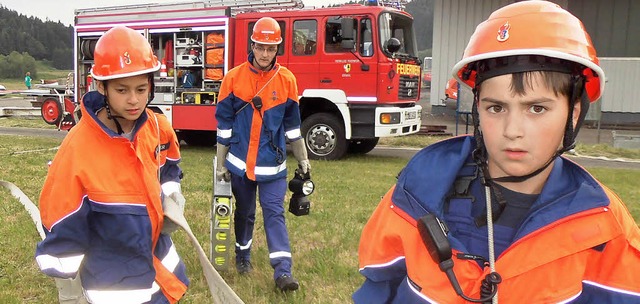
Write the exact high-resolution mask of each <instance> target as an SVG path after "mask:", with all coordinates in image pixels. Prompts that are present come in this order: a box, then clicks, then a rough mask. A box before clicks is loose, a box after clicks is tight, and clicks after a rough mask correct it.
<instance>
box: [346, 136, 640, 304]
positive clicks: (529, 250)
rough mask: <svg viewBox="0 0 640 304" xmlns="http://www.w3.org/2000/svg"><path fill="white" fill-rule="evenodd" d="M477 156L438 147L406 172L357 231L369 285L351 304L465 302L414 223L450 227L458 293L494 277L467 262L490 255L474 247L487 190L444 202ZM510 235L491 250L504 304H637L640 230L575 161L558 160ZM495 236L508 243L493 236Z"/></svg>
mask: <svg viewBox="0 0 640 304" xmlns="http://www.w3.org/2000/svg"><path fill="white" fill-rule="evenodd" d="M474 148H475V140H474V139H473V138H472V137H470V136H464V137H456V138H453V139H450V140H446V141H442V142H439V143H437V144H434V145H431V146H429V147H427V148H425V149H423V150H422V151H420V152H419V153H418V154H416V156H414V157H413V158H412V160H411V161H410V162H409V163H408V164H407V166H406V167H405V168H404V169H403V171H402V172H401V173H400V175H399V177H398V181H397V183H396V185H395V186H394V187H392V189H391V190H390V191H389V192H388V193H387V194H386V195H385V196H384V198H383V199H382V201H381V202H380V204H379V205H378V207H377V208H376V210H375V211H374V213H373V215H372V216H371V218H370V219H369V221H368V222H367V224H366V225H365V228H364V229H363V232H362V237H361V240H360V248H359V261H360V273H361V274H362V275H364V276H365V278H366V280H365V282H364V284H363V285H362V286H361V287H360V289H358V290H357V291H356V292H355V293H354V294H353V299H354V301H355V303H467V302H466V301H465V300H464V299H462V298H461V297H459V296H458V295H456V293H455V291H454V289H453V288H452V285H451V283H450V282H449V280H448V279H447V277H446V275H445V273H444V272H442V271H441V270H440V268H439V265H438V264H437V263H436V262H434V260H433V259H432V258H431V256H430V254H429V252H428V251H427V248H426V245H425V244H424V243H423V240H422V239H421V237H420V234H419V232H418V229H417V220H418V219H419V218H421V217H423V216H424V215H425V214H427V213H431V214H433V215H435V216H436V217H437V218H439V219H441V220H442V219H443V220H444V222H445V224H446V225H447V226H448V227H449V229H450V230H449V234H448V236H447V238H448V240H449V243H450V245H451V248H452V249H453V261H454V267H453V270H454V273H455V275H456V277H457V280H458V281H459V283H460V286H461V288H462V291H463V292H464V294H465V295H466V296H468V297H471V298H475V299H478V298H480V287H481V283H482V281H483V279H484V278H485V276H486V275H487V274H488V273H489V272H490V269H489V267H482V266H480V265H481V263H479V262H477V261H475V260H473V259H469V258H468V257H469V256H472V257H473V256H476V257H477V256H484V257H487V256H488V253H487V252H488V249H486V245H484V248H483V246H481V245H478V244H480V243H483V244H486V243H487V236H486V228H487V227H486V224H485V225H481V226H482V227H478V226H477V224H476V223H477V222H476V221H475V219H476V218H475V217H474V216H477V215H478V214H474V212H475V211H477V210H480V211H483V210H485V207H484V205H485V202H484V201H485V199H484V195H483V194H482V189H483V188H484V187H483V186H482V185H481V184H480V182H479V181H478V179H477V178H475V180H474V181H473V182H472V184H474V183H475V186H471V187H470V189H471V190H472V191H471V194H473V197H474V199H473V200H472V199H470V198H467V199H464V198H462V199H460V198H456V199H448V198H450V194H451V191H452V186H453V185H454V184H455V183H456V181H460V180H462V179H460V177H461V176H467V177H469V176H473V174H471V173H470V172H467V173H464V172H465V171H469V170H468V167H473V165H474V164H473V160H472V158H471V153H472V151H473V150H474ZM469 164H471V166H469ZM471 171H472V170H471ZM461 184H463V183H461ZM478 190H480V191H478ZM478 206H479V207H478ZM494 210H495V209H494ZM485 212H486V211H485ZM480 213H481V212H480ZM485 223H486V219H485ZM494 226H495V225H494ZM482 231H484V235H483V233H482ZM511 236H512V237H510V238H508V239H507V243H506V244H503V245H502V246H498V244H496V248H498V247H502V249H501V250H497V252H496V263H495V268H496V271H497V272H498V273H499V274H500V275H501V277H502V283H500V284H499V285H498V300H499V302H500V303H640V230H639V229H638V225H637V224H636V223H635V222H634V220H633V218H632V217H631V215H630V214H629V212H628V211H627V209H626V207H625V206H624V204H623V203H622V202H621V200H620V199H619V198H618V197H617V196H616V195H615V194H614V193H613V192H612V191H611V190H609V189H608V188H606V187H605V186H603V185H602V184H600V183H599V182H598V181H597V180H596V179H595V178H593V177H592V176H591V175H590V174H589V173H588V172H586V171H585V170H584V169H583V168H581V167H580V166H578V165H576V164H575V163H573V162H571V161H569V160H567V159H565V158H562V157H559V158H557V159H556V160H555V162H554V166H553V168H552V172H551V174H550V176H549V178H548V180H547V182H546V184H545V186H544V187H543V190H542V192H541V193H540V195H539V196H538V197H537V199H536V201H535V202H534V203H533V205H532V206H531V208H530V209H529V212H528V213H527V215H526V217H525V219H524V220H523V221H522V222H521V224H520V225H519V226H518V227H516V229H514V230H513V231H512V234H511ZM496 238H498V239H500V238H502V240H501V241H503V242H504V241H505V237H504V236H501V235H499V231H496ZM478 248H482V250H478ZM474 250H475V252H473V251H474ZM470 251H471V252H470ZM483 251H484V252H483ZM458 253H463V254H465V253H466V255H458Z"/></svg>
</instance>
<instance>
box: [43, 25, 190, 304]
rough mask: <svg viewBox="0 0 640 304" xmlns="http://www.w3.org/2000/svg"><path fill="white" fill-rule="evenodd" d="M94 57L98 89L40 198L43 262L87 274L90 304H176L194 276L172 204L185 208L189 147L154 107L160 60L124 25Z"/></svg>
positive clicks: (50, 269) (87, 98) (61, 272)
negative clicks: (183, 156)
mask: <svg viewBox="0 0 640 304" xmlns="http://www.w3.org/2000/svg"><path fill="white" fill-rule="evenodd" d="M94 54H95V56H94V66H93V69H92V71H91V73H92V76H93V78H94V80H95V82H96V85H97V91H90V92H88V93H87V94H85V95H84V96H83V97H82V102H81V107H82V109H81V111H82V119H80V121H79V123H78V124H77V125H76V126H75V127H74V128H72V129H71V131H69V134H68V135H67V136H66V137H65V139H64V141H63V142H62V144H61V146H60V149H59V150H58V153H56V156H55V158H54V159H53V161H52V163H51V166H50V168H49V172H48V174H47V178H46V180H45V183H44V186H43V189H42V193H41V195H40V214H41V217H42V223H43V226H44V230H45V233H46V238H45V239H44V240H43V241H42V242H40V243H39V244H38V246H37V248H36V261H37V262H38V266H39V267H40V270H41V271H42V272H44V273H45V274H47V275H49V276H53V277H59V278H74V277H76V276H77V275H79V276H80V279H81V282H82V287H83V290H84V295H85V296H86V298H87V300H88V301H89V303H176V302H177V301H178V300H180V298H182V296H183V295H184V294H185V292H186V290H187V286H188V284H189V280H188V279H187V276H186V267H185V265H184V263H183V262H182V260H181V259H180V256H179V255H178V253H177V251H176V248H175V246H174V244H173V241H172V240H171V237H170V233H171V232H172V231H173V230H175V228H176V227H177V226H176V225H175V224H174V223H172V222H170V221H169V220H167V219H165V217H164V216H165V213H164V207H163V206H164V205H163V204H164V203H165V201H167V200H168V199H172V200H173V201H175V202H177V203H178V204H179V205H181V206H182V207H184V197H183V196H182V194H181V190H180V181H181V178H182V171H181V169H180V167H179V166H178V163H179V162H180V151H179V145H178V141H177V138H176V134H175V132H174V131H173V129H172V128H171V125H170V123H169V121H168V120H167V118H166V117H165V116H164V115H161V114H156V113H154V112H153V111H151V110H149V109H147V108H146V106H147V104H148V102H149V101H150V100H152V99H153V92H154V83H153V74H154V72H156V71H158V70H159V68H160V63H159V62H158V59H157V58H156V56H155V55H154V54H153V50H152V48H151V45H150V44H149V43H148V41H147V39H146V38H144V37H143V36H142V35H140V34H139V33H138V32H137V31H135V30H133V29H130V28H127V27H124V26H117V27H114V28H112V29H110V30H108V31H107V32H106V33H105V34H104V35H103V36H102V37H100V39H99V40H98V42H97V44H96V47H95V53H94Z"/></svg>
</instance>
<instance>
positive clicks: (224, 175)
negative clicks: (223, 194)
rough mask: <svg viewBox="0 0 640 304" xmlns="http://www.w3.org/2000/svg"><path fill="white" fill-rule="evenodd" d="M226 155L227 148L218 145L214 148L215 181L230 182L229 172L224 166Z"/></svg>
mask: <svg viewBox="0 0 640 304" xmlns="http://www.w3.org/2000/svg"><path fill="white" fill-rule="evenodd" d="M227 153H229V146H225V145H223V144H220V143H218V145H217V146H216V179H217V180H218V181H223V180H224V181H225V182H228V181H231V172H229V170H228V169H227V167H225V166H224V161H225V159H227Z"/></svg>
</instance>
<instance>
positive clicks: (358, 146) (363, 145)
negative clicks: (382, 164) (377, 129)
mask: <svg viewBox="0 0 640 304" xmlns="http://www.w3.org/2000/svg"><path fill="white" fill-rule="evenodd" d="M379 140H380V138H379V137H374V138H366V139H354V140H351V141H350V142H349V153H353V154H367V153H369V152H371V150H373V148H375V147H376V145H377V144H378V141H379Z"/></svg>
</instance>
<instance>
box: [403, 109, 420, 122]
mask: <svg viewBox="0 0 640 304" xmlns="http://www.w3.org/2000/svg"><path fill="white" fill-rule="evenodd" d="M416 116H417V115H416V112H415V111H411V112H407V113H406V114H405V116H404V118H405V120H412V119H416Z"/></svg>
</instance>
